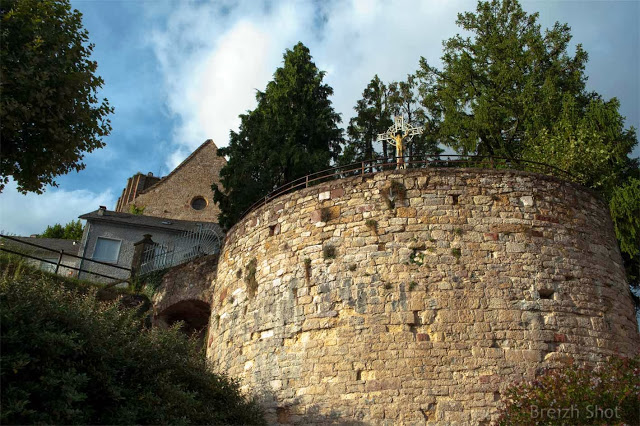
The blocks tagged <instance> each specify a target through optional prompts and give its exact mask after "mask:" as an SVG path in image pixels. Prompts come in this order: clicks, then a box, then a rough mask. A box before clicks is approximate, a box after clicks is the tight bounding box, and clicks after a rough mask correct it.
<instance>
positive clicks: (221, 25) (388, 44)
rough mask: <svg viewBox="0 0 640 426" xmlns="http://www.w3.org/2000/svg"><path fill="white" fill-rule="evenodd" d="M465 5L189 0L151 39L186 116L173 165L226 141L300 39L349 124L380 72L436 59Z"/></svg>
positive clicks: (402, 70) (170, 98)
mask: <svg viewBox="0 0 640 426" xmlns="http://www.w3.org/2000/svg"><path fill="white" fill-rule="evenodd" d="M469 5H471V6H473V3H469ZM462 9H464V7H463V6H461V5H460V4H459V3H454V2H446V3H445V2H434V1H422V2H414V1H409V0H403V1H398V2H387V1H381V0H353V1H350V2H330V3H324V4H322V3H318V2H312V1H304V2H303V1H295V0H291V1H285V2H278V3H277V4H275V5H274V4H272V3H269V2H266V3H256V2H255V1H239V2H228V3H225V5H224V6H223V7H221V6H220V4H219V3H216V2H214V3H205V4H203V3H197V4H196V3H191V2H185V3H181V7H180V8H179V9H178V10H177V11H176V13H174V14H172V15H171V21H170V22H168V24H167V25H166V27H165V28H163V29H156V30H155V31H154V32H153V34H152V36H151V39H150V41H151V44H152V46H153V48H154V51H155V53H156V56H157V57H158V60H159V62H160V64H161V71H162V73H163V75H164V80H165V90H166V92H167V105H168V107H169V110H170V111H171V113H172V114H175V115H176V116H178V117H179V118H180V120H179V122H180V125H179V126H178V127H177V128H175V129H174V132H173V135H172V144H173V146H174V151H173V153H172V154H171V155H170V157H169V158H168V159H167V166H168V167H170V168H173V167H175V166H176V165H177V164H178V163H179V162H180V161H181V160H183V159H184V158H185V157H186V156H187V155H188V154H189V153H190V152H191V151H192V150H193V149H195V148H196V147H197V146H198V145H200V144H201V143H202V142H203V141H204V140H205V139H208V138H212V139H213V140H214V141H215V142H216V144H217V145H218V146H226V145H227V144H228V138H229V131H230V130H231V129H233V130H236V129H237V128H238V126H239V124H240V120H239V118H238V115H239V114H242V113H244V112H245V111H247V110H248V109H252V108H254V107H255V90H256V89H258V90H264V88H265V86H266V84H267V82H268V81H269V80H270V79H271V78H272V75H273V72H274V71H275V69H276V68H277V67H278V66H279V65H280V64H281V62H282V54H283V53H284V51H285V49H287V48H291V47H292V46H293V45H294V44H295V43H296V42H298V41H302V42H303V43H305V45H307V46H308V47H309V48H310V50H311V54H312V55H313V56H314V60H315V61H316V64H317V65H318V67H319V68H320V69H322V70H325V71H327V76H326V80H325V81H326V82H327V83H328V84H329V85H331V86H332V87H333V88H334V97H333V102H334V106H335V108H336V110H337V111H338V112H339V113H341V114H342V117H343V122H345V123H346V122H348V120H349V118H350V117H351V113H352V108H353V105H354V104H355V102H356V101H357V99H359V97H360V94H361V93H362V91H363V89H364V87H365V86H366V84H367V83H368V82H369V80H370V79H371V78H372V77H373V75H374V74H376V73H377V74H378V75H379V76H380V77H381V78H382V79H383V80H384V81H389V80H399V79H403V78H405V77H406V75H407V74H408V73H411V72H414V71H415V70H416V68H417V65H418V60H419V58H420V56H426V57H427V58H428V59H429V60H430V61H432V62H437V61H438V59H439V57H440V55H441V48H440V46H441V41H442V40H443V39H445V38H447V37H450V36H451V35H453V34H455V32H456V28H457V27H456V26H455V23H454V21H455V16H456V13H457V11H460V10H462ZM322 20H324V24H322V25H319V22H320V21H322Z"/></svg>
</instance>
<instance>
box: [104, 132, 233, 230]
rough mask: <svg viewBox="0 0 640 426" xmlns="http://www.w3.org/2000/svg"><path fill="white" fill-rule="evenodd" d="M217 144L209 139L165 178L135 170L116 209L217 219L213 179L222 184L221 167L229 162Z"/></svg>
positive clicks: (145, 213)
mask: <svg viewBox="0 0 640 426" xmlns="http://www.w3.org/2000/svg"><path fill="white" fill-rule="evenodd" d="M217 154H218V147H217V146H216V144H215V143H214V142H213V141H212V140H211V139H209V140H207V141H206V142H204V143H203V144H202V145H200V147H198V148H197V149H196V150H195V151H194V152H193V153H191V155H189V156H188V157H187V158H186V159H185V160H184V161H183V162H182V163H181V164H180V165H179V166H178V167H176V168H175V169H174V170H173V171H172V172H171V173H169V174H168V175H167V176H165V177H163V178H159V177H155V176H153V175H152V174H151V173H149V174H147V175H144V174H142V173H136V174H135V175H133V176H132V177H131V178H129V180H128V181H127V186H126V188H124V189H123V190H122V195H121V196H120V198H118V202H117V204H116V208H115V210H116V211H117V212H129V211H130V210H131V208H132V207H134V206H135V207H136V208H137V209H142V208H144V210H143V214H144V215H146V216H157V217H166V218H170V219H179V220H193V221H204V222H217V221H218V214H219V213H220V210H219V208H218V206H217V205H216V204H215V203H214V202H213V190H212V189H211V185H212V184H213V183H216V184H218V185H219V184H220V170H221V169H222V167H224V165H225V164H226V160H225V159H224V157H219V156H218V155H217Z"/></svg>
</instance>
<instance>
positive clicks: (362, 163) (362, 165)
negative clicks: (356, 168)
mask: <svg viewBox="0 0 640 426" xmlns="http://www.w3.org/2000/svg"><path fill="white" fill-rule="evenodd" d="M360 166H361V169H362V172H361V175H362V176H364V161H362V162H361V163H360Z"/></svg>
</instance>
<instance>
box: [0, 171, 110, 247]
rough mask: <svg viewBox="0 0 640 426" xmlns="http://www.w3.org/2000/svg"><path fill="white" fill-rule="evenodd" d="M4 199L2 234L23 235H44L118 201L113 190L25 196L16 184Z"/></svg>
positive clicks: (0, 208)
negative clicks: (47, 231)
mask: <svg viewBox="0 0 640 426" xmlns="http://www.w3.org/2000/svg"><path fill="white" fill-rule="evenodd" d="M1 197H2V202H0V231H2V233H10V234H16V235H23V236H28V235H31V234H38V233H41V232H42V231H44V230H45V229H46V228H47V226H49V225H53V224H55V223H60V224H62V225H64V224H66V223H68V222H70V221H72V220H76V219H78V216H80V215H82V214H84V213H88V212H90V211H93V210H96V209H97V208H98V207H99V206H101V205H102V206H113V205H115V201H116V198H115V197H114V195H113V193H112V192H111V191H110V190H107V191H105V192H102V193H99V194H96V193H94V192H91V191H87V190H76V191H65V190H61V189H55V188H49V189H48V190H47V191H46V192H45V193H44V194H40V195H37V194H28V195H23V194H20V193H19V192H18V191H17V190H16V184H15V183H14V182H13V181H11V182H9V184H7V186H6V187H5V189H4V190H3V191H2V194H1Z"/></svg>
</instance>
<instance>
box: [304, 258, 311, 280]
mask: <svg viewBox="0 0 640 426" xmlns="http://www.w3.org/2000/svg"><path fill="white" fill-rule="evenodd" d="M304 278H305V279H306V280H307V282H309V280H310V279H311V259H309V258H308V257H305V258H304Z"/></svg>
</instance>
